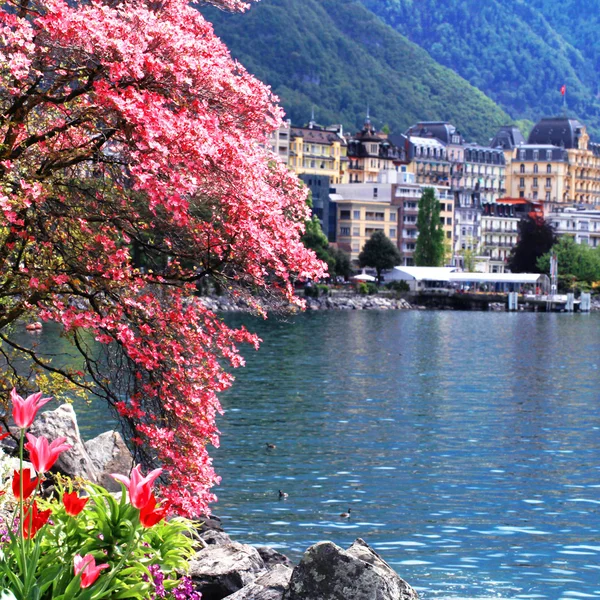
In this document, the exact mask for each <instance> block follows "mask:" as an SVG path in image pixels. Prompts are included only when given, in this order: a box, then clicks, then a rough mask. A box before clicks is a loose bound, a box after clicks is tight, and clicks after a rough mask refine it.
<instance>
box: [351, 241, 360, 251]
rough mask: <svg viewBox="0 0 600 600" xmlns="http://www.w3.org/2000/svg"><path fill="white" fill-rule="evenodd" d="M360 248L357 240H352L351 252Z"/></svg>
mask: <svg viewBox="0 0 600 600" xmlns="http://www.w3.org/2000/svg"><path fill="white" fill-rule="evenodd" d="M359 250H360V246H359V244H358V242H354V243H353V244H352V252H358V251H359Z"/></svg>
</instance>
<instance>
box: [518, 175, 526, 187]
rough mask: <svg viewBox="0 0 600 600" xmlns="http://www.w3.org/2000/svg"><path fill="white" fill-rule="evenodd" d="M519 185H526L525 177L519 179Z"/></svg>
mask: <svg viewBox="0 0 600 600" xmlns="http://www.w3.org/2000/svg"><path fill="white" fill-rule="evenodd" d="M519 187H521V188H524V187H525V177H521V178H520V179H519Z"/></svg>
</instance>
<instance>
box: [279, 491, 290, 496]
mask: <svg viewBox="0 0 600 600" xmlns="http://www.w3.org/2000/svg"><path fill="white" fill-rule="evenodd" d="M288 496H289V494H288V493H287V492H282V491H281V490H279V498H287V497H288Z"/></svg>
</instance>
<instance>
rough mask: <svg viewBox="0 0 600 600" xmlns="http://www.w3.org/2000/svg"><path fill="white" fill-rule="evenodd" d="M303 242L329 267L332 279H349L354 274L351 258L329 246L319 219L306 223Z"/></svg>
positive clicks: (315, 218) (340, 250)
mask: <svg viewBox="0 0 600 600" xmlns="http://www.w3.org/2000/svg"><path fill="white" fill-rule="evenodd" d="M302 242H303V243H304V245H305V246H306V247H307V248H308V249H309V250H312V251H313V252H314V253H315V255H316V256H317V258H318V259H319V260H321V261H323V262H324V263H325V264H326V265H327V271H328V273H329V275H330V276H331V277H338V276H339V277H344V278H348V277H349V276H350V274H351V272H352V266H351V263H350V256H349V255H348V253H347V252H344V251H343V250H342V249H341V248H334V247H333V246H331V245H330V244H329V241H328V240H327V236H326V235H325V234H324V233H323V230H322V229H321V224H320V223H319V219H318V217H316V216H313V217H312V219H309V220H308V221H307V222H306V231H305V232H304V235H303V236H302Z"/></svg>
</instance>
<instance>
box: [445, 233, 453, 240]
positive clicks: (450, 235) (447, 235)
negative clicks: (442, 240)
mask: <svg viewBox="0 0 600 600" xmlns="http://www.w3.org/2000/svg"><path fill="white" fill-rule="evenodd" d="M446 237H447V238H448V239H449V240H451V239H452V232H451V231H446Z"/></svg>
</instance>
